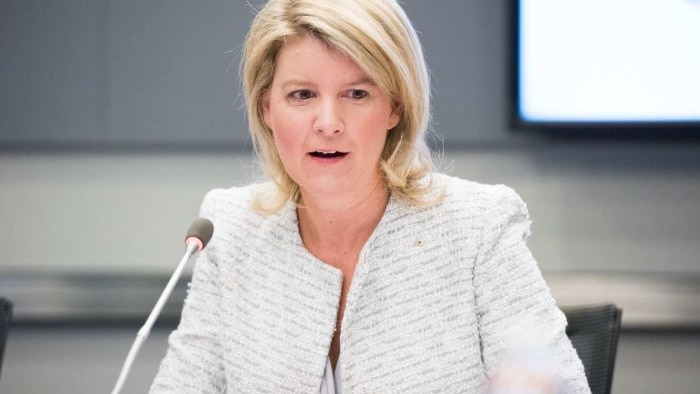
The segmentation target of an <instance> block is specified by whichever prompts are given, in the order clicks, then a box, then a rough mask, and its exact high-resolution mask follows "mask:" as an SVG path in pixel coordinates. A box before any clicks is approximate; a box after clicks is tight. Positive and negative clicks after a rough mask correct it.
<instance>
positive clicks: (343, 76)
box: [274, 36, 370, 81]
mask: <svg viewBox="0 0 700 394" xmlns="http://www.w3.org/2000/svg"><path fill="white" fill-rule="evenodd" d="M286 78H302V79H321V80H324V79H325V80H329V79H330V80H335V81H343V80H357V79H358V78H363V79H367V80H369V79H370V78H369V77H368V76H367V74H366V73H365V72H364V71H363V70H362V68H361V67H360V66H359V65H358V64H357V63H356V62H355V61H353V60H352V59H350V58H349V57H347V56H346V55H345V54H343V53H341V52H340V51H338V50H337V49H335V48H332V47H330V46H329V45H327V44H326V43H325V42H323V41H321V40H319V39H318V38H315V37H311V36H306V37H303V38H300V39H298V40H294V41H291V42H288V43H286V44H285V45H284V46H283V47H282V49H281V50H280V52H279V53H278V55H277V61H276V64H275V74H274V79H275V80H278V79H286Z"/></svg>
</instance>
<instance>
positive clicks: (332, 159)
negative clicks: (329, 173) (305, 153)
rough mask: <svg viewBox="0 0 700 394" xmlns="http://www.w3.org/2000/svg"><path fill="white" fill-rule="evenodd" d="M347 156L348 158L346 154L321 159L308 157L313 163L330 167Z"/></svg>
mask: <svg viewBox="0 0 700 394" xmlns="http://www.w3.org/2000/svg"><path fill="white" fill-rule="evenodd" d="M347 156H348V153H346V154H344V155H341V156H332V157H321V156H314V155H309V157H311V160H313V162H314V163H318V164H323V165H331V164H336V163H339V162H341V161H342V160H343V159H344V158H346V157H347Z"/></svg>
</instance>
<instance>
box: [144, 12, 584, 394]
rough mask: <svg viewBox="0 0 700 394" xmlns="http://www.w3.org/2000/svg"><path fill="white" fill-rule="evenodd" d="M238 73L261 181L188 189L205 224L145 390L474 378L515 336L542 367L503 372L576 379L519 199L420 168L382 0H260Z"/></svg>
mask: <svg viewBox="0 0 700 394" xmlns="http://www.w3.org/2000/svg"><path fill="white" fill-rule="evenodd" d="M242 71H243V80H244V91H245V96H246V100H247V108H248V116H249V121H250V129H251V133H252V135H253V140H254V141H255V146H256V151H257V152H258V154H259V157H260V158H261V161H262V164H263V168H264V169H265V170H266V172H267V177H268V179H269V182H266V183H263V184H255V185H250V186H247V187H241V188H231V189H228V190H214V191H212V192H210V193H209V194H208V195H207V196H206V197H205V199H204V202H203V205H202V215H203V216H206V217H209V218H211V219H212V221H213V222H214V225H215V228H216V231H215V234H214V238H213V239H212V241H211V242H210V244H209V247H208V248H207V249H206V250H205V252H203V254H202V255H201V256H200V258H199V260H198V262H197V265H196V267H195V271H194V274H193V279H192V283H191V286H190V291H189V294H188V297H187V300H186V302H185V306H184V309H183V314H182V321H181V323H180V326H179V327H178V329H177V330H176V331H175V332H174V333H173V334H172V335H171V337H170V347H169V349H168V353H167V355H166V357H165V359H164V360H163V362H162V364H161V368H160V371H159V373H158V376H157V378H156V380H155V382H154V384H153V387H152V390H151V392H152V393H162V392H178V393H182V392H188V393H189V392H192V393H194V392H197V393H224V392H227V393H319V392H321V393H331V392H339V391H342V392H343V393H394V392H396V393H425V392H445V393H479V392H482V391H483V390H484V389H486V388H487V387H488V386H489V385H491V388H494V387H493V385H492V384H491V383H490V382H493V381H494V377H496V376H498V373H499V371H500V372H501V373H503V371H510V370H511V369H508V368H507V366H508V362H507V360H509V359H512V358H511V356H512V355H514V354H517V353H518V352H517V350H518V349H521V348H522V346H520V345H521V344H523V343H527V344H528V345H530V346H531V345H532V344H533V343H536V344H538V345H541V346H538V347H537V348H538V349H539V350H543V352H544V354H546V357H541V358H540V359H539V361H543V362H544V363H543V364H540V366H541V367H542V370H541V371H544V372H542V373H540V372H533V371H532V370H530V369H523V368H520V367H517V365H516V371H517V373H515V374H510V375H509V377H511V378H512V377H513V376H518V374H519V373H521V372H523V371H526V373H525V374H523V376H526V380H528V381H529V382H532V381H537V384H534V385H533V384H531V386H532V387H535V386H537V387H539V388H544V389H546V390H549V392H554V390H559V391H560V392H565V393H588V392H589V390H588V388H587V385H586V381H585V376H584V374H583V368H582V366H581V363H580V361H579V360H578V358H577V356H576V353H575V351H574V350H573V348H572V347H571V344H570V342H569V341H568V339H567V338H566V336H565V333H564V328H565V325H566V321H565V319H564V317H563V315H562V313H561V312H560V311H559V310H558V309H557V308H556V306H555V303H554V300H553V299H552V297H551V296H550V294H549V291H548V289H547V287H546V285H545V283H544V281H543V279H542V277H541V275H540V273H539V271H538V269H537V266H536V263H535V262H534V260H533V258H532V256H531V255H530V253H529V251H528V249H527V246H526V244H525V237H526V236H527V234H528V231H529V230H528V228H529V220H528V216H527V211H526V208H525V205H524V203H523V202H522V201H521V200H520V198H519V197H518V196H517V195H516V194H515V193H514V192H513V191H512V190H511V189H508V188H506V187H504V186H485V185H480V184H476V183H472V182H468V181H464V180H459V179H456V178H451V177H448V176H445V175H441V174H437V173H433V172H432V168H431V161H430V155H429V151H428V149H427V147H426V144H425V141H424V136H425V131H426V128H427V125H428V120H429V91H430V84H429V78H428V73H427V69H426V66H425V61H424V59H423V54H422V49H421V46H420V44H419V42H418V39H417V36H416V33H415V31H414V29H413V27H412V26H411V24H410V22H409V21H408V19H407V17H406V15H405V14H404V12H403V10H402V9H401V8H400V6H399V5H398V4H397V3H396V2H395V1H394V0H334V1H330V0H271V1H269V2H268V3H267V4H266V5H265V6H264V7H263V8H262V10H261V11H260V12H259V13H258V15H257V16H256V18H255V20H254V22H253V24H252V26H251V29H250V32H249V35H248V37H247V40H246V45H245V49H244V55H243V62H242ZM525 331H527V332H531V333H533V335H531V336H523V335H522V333H523V332H525ZM533 338H535V339H536V340H535V339H533ZM528 363H529V366H531V364H532V363H530V362H528ZM543 377H544V379H543V380H537V379H540V378H543ZM541 382H544V384H541ZM550 385H551V386H550ZM554 385H556V386H554Z"/></svg>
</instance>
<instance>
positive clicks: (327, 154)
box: [309, 150, 348, 159]
mask: <svg viewBox="0 0 700 394" xmlns="http://www.w3.org/2000/svg"><path fill="white" fill-rule="evenodd" d="M309 154H310V155H311V156H313V157H318V158H322V159H334V158H337V157H344V156H345V155H347V154H348V153H347V152H340V151H337V150H329V151H319V150H317V151H313V152H310V153H309Z"/></svg>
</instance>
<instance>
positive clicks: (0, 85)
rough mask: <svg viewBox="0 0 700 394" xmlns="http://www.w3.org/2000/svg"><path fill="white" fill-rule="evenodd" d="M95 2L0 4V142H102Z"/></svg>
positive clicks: (99, 7) (98, 7)
mask: <svg viewBox="0 0 700 394" xmlns="http://www.w3.org/2000/svg"><path fill="white" fill-rule="evenodd" d="M103 5H104V4H103V3H101V2H99V1H93V0H65V1H36V0H29V1H25V0H3V1H1V2H0V58H1V59H2V60H0V111H1V112H0V113H1V115H0V144H7V143H60V144H72V143H85V142H95V141H100V140H101V139H102V138H103V135H104V129H103V125H102V111H103V110H104V102H103V98H104V96H103V93H104V90H103V89H102V86H101V83H102V77H103V74H102V72H103V69H104V64H103V63H102V55H103V52H102V48H101V47H100V35H101V34H102V32H101V28H100V23H101V22H102V21H101V18H102V17H103V15H104V14H103Z"/></svg>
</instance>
